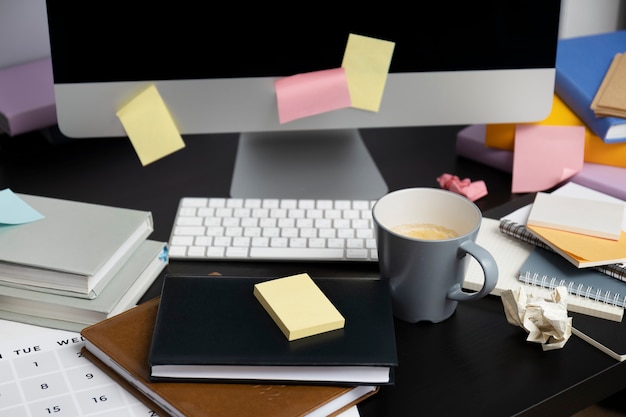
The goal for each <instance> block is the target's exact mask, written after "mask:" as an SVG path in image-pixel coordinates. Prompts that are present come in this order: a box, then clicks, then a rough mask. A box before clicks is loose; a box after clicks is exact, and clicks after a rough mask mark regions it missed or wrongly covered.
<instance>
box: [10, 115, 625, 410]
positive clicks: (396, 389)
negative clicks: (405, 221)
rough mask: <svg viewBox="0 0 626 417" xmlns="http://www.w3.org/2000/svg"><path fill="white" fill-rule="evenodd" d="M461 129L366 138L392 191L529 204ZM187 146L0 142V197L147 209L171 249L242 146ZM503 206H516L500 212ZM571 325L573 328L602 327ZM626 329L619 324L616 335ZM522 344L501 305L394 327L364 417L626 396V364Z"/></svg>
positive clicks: (256, 267) (215, 267)
mask: <svg viewBox="0 0 626 417" xmlns="http://www.w3.org/2000/svg"><path fill="white" fill-rule="evenodd" d="M459 129H460V127H455V126H450V127H438V128H398V129H375V130H367V131H364V132H362V134H363V137H364V139H365V142H366V144H367V146H368V148H369V149H370V152H371V153H372V156H373V157H374V159H375V161H376V163H377V164H378V166H379V168H380V170H381V172H382V174H383V176H384V177H385V179H386V181H387V183H388V185H389V188H390V189H391V190H394V189H399V188H405V187H413V186H428V187H438V184H437V182H436V178H437V176H439V175H441V174H442V173H446V172H447V173H451V174H455V175H458V176H459V177H461V178H466V177H467V178H471V179H472V180H484V181H485V182H486V184H487V188H488V190H489V195H488V196H486V197H484V198H483V199H481V200H479V201H477V202H476V203H477V205H478V206H479V207H480V208H481V210H483V212H486V213H487V214H489V213H491V215H492V216H494V217H495V216H497V215H502V214H505V213H506V212H507V211H508V207H514V206H515V205H520V204H524V203H527V202H529V201H530V200H529V196H520V195H512V194H511V193H510V184H511V176H510V175H509V174H505V173H502V172H500V171H496V170H493V169H490V168H488V167H485V166H482V165H480V164H477V163H474V162H472V161H468V160H464V159H462V158H457V156H456V152H455V136H456V132H458V130H459ZM185 142H186V147H185V148H184V149H183V150H181V151H179V152H177V153H175V154H172V155H170V156H168V157H166V158H164V159H162V160H160V161H157V162H155V163H153V164H151V165H149V166H147V167H142V166H141V164H140V163H139V160H138V158H137V157H136V155H135V153H134V151H133V149H132V147H131V145H130V142H129V141H128V140H126V139H119V138H115V139H88V140H72V141H68V142H63V143H54V144H50V142H48V141H47V140H46V139H45V138H44V137H43V136H41V135H39V134H28V135H23V136H21V137H15V138H10V137H7V136H0V189H3V188H7V187H9V188H11V189H12V190H13V191H15V192H18V193H26V194H36V195H44V196H50V197H56V198H64V199H73V200H79V201H86V202H92V203H99V204H107V205H114V206H120V207H129V208H135V209H140V210H149V211H151V212H152V214H153V217H154V226H155V229H154V232H153V234H152V235H151V237H150V238H151V239H154V240H162V241H167V240H168V238H169V233H170V229H171V226H172V223H173V220H174V215H175V212H176V207H177V205H178V201H179V199H180V198H181V197H188V196H218V197H219V196H222V197H227V196H228V193H229V188H230V178H231V173H232V168H233V162H234V157H235V152H236V148H237V140H236V136H235V135H213V136H205V137H201V136H195V137H186V138H185ZM505 203H508V204H512V205H509V206H507V208H504V209H503V208H500V209H498V208H497V207H498V206H500V205H502V204H505ZM494 209H495V211H494ZM498 210H499V211H498ZM168 270H170V271H175V272H193V273H209V272H219V273H222V274H223V275H253V276H267V277H279V276H285V275H289V274H293V273H299V272H303V271H306V272H309V273H310V274H312V275H314V276H315V275H317V276H334V275H335V276H336V275H348V276H363V275H368V276H372V275H374V276H375V275H377V273H378V269H377V265H372V264H366V265H364V264H349V265H345V264H332V263H296V262H294V263H287V262H285V263H274V262H267V263H256V262H248V263H242V262H177V261H173V262H171V263H170V265H169V266H168ZM161 283H162V277H161V278H159V279H158V280H157V281H156V282H155V283H154V285H153V286H152V287H151V288H150V290H148V292H147V293H146V294H145V295H144V297H143V300H145V299H148V298H151V297H153V296H156V295H158V294H159V291H160V286H161ZM572 315H573V316H574V323H576V322H577V321H578V320H599V319H593V318H589V317H586V316H581V315H575V314H572ZM625 327H626V325H622V324H619V325H618V329H619V332H620V333H621V332H624V331H626V329H625ZM525 337H526V334H525V333H524V331H523V330H522V329H520V328H518V327H514V326H512V325H510V324H508V323H507V321H506V319H505V316H504V313H503V309H502V305H501V302H500V299H499V298H498V297H494V296H488V297H487V298H485V299H483V300H480V301H477V302H473V303H461V304H460V305H459V307H458V309H457V312H456V313H455V314H454V315H453V316H452V317H451V318H450V319H448V320H447V321H445V322H443V323H439V324H434V325H433V324H428V323H418V324H408V323H404V322H401V321H398V320H396V338H397V346H398V354H399V367H398V370H397V374H396V383H395V385H394V386H389V387H383V388H382V389H381V391H380V392H379V393H378V394H377V395H375V396H374V397H372V398H370V399H368V400H366V401H365V402H363V403H362V404H361V405H360V406H359V410H360V412H361V415H362V416H363V417H368V416H414V415H426V416H430V415H481V416H491V415H493V416H508V415H524V416H539V415H541V416H546V415H549V416H570V415H571V414H573V413H575V412H576V411H578V410H579V409H582V408H584V407H586V406H588V405H590V404H592V403H595V402H597V401H599V400H601V399H603V398H605V397H608V396H610V395H612V394H613V393H615V392H617V391H620V390H622V389H624V388H626V365H625V364H621V363H619V362H617V361H615V360H614V359H611V358H610V357H609V356H607V355H606V354H604V353H601V352H600V351H598V350H596V349H595V348H593V347H591V346H589V345H587V344H586V343H584V342H583V341H581V340H579V339H578V338H576V337H574V336H572V338H571V339H570V340H569V341H568V342H567V344H566V346H565V347H564V348H563V349H559V350H555V351H549V352H543V351H542V350H541V347H540V346H539V345H537V344H534V343H528V342H526V341H525ZM624 337H626V333H625V335H624ZM620 353H624V352H620Z"/></svg>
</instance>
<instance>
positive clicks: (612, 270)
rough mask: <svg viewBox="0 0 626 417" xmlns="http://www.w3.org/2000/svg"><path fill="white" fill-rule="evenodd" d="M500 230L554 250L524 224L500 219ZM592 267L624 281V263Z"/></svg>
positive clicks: (524, 240)
mask: <svg viewBox="0 0 626 417" xmlns="http://www.w3.org/2000/svg"><path fill="white" fill-rule="evenodd" d="M500 231H501V232H502V233H504V234H507V235H509V236H512V237H514V238H516V239H519V240H521V241H522V242H527V243H530V244H533V245H535V246H539V247H541V248H543V249H546V250H549V251H551V252H554V249H552V248H551V247H550V246H548V244H546V243H545V242H544V241H542V240H541V239H539V238H538V237H536V236H535V235H533V234H532V233H531V232H529V231H528V229H526V225H523V224H519V223H517V222H515V221H513V220H509V219H501V220H500ZM592 268H593V269H595V270H597V271H600V272H602V273H604V274H606V275H608V276H610V277H613V278H616V279H619V280H620V281H626V263H617V264H609V265H599V266H594V267H592Z"/></svg>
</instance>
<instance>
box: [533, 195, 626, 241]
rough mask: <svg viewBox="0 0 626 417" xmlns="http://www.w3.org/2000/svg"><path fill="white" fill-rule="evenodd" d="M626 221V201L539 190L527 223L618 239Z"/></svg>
mask: <svg viewBox="0 0 626 417" xmlns="http://www.w3.org/2000/svg"><path fill="white" fill-rule="evenodd" d="M623 220H624V205H623V204H619V203H613V202H609V201H599V200H591V199H586V198H576V197H567V196H561V195H556V194H547V193H537V196H536V197H535V201H534V202H533V205H532V208H531V210H530V213H529V214H528V221H527V225H528V226H540V227H548V228H551V229H557V230H563V231H566V232H573V233H580V234H583V235H589V236H594V237H600V238H605V239H612V240H618V239H619V238H620V234H621V231H622V223H623Z"/></svg>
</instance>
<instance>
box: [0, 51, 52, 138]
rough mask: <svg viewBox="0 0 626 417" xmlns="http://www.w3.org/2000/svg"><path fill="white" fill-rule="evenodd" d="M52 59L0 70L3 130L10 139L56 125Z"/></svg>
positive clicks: (0, 122)
mask: <svg viewBox="0 0 626 417" xmlns="http://www.w3.org/2000/svg"><path fill="white" fill-rule="evenodd" d="M56 122H57V115H56V105H55V100H54V82H53V78H52V63H51V60H50V58H49V57H48V58H43V59H39V60H35V61H31V62H27V63H25V64H20V65H15V66H12V67H8V68H4V69H0V130H1V131H5V132H6V133H8V134H9V135H11V136H15V135H19V134H20V133H25V132H30V131H33V130H37V129H42V128H46V127H50V126H53V125H55V124H56Z"/></svg>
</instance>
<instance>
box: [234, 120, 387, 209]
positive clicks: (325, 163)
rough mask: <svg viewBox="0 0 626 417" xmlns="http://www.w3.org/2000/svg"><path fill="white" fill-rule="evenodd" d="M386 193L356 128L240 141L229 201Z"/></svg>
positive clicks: (274, 134)
mask: <svg viewBox="0 0 626 417" xmlns="http://www.w3.org/2000/svg"><path fill="white" fill-rule="evenodd" d="M387 191H388V188H387V184H386V183H385V181H384V180H383V178H382V176H381V174H380V172H379V171H378V168H377V167H376V164H375V163H374V160H373V159H372V157H371V155H370V153H369V151H368V150H367V148H366V147H365V143H363V140H362V139H361V135H360V133H359V131H358V130H356V129H346V130H313V131H293V132H290V131H284V132H255V133H242V134H241V136H240V138H239V146H238V148H237V157H236V160H235V169H234V173H233V180H232V184H231V197H240V198H246V197H254V198H268V197H269V198H299V199H301V198H314V199H320V198H326V199H359V200H361V199H363V200H373V199H377V198H379V197H381V196H382V195H384V194H385V193H386V192H387Z"/></svg>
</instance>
